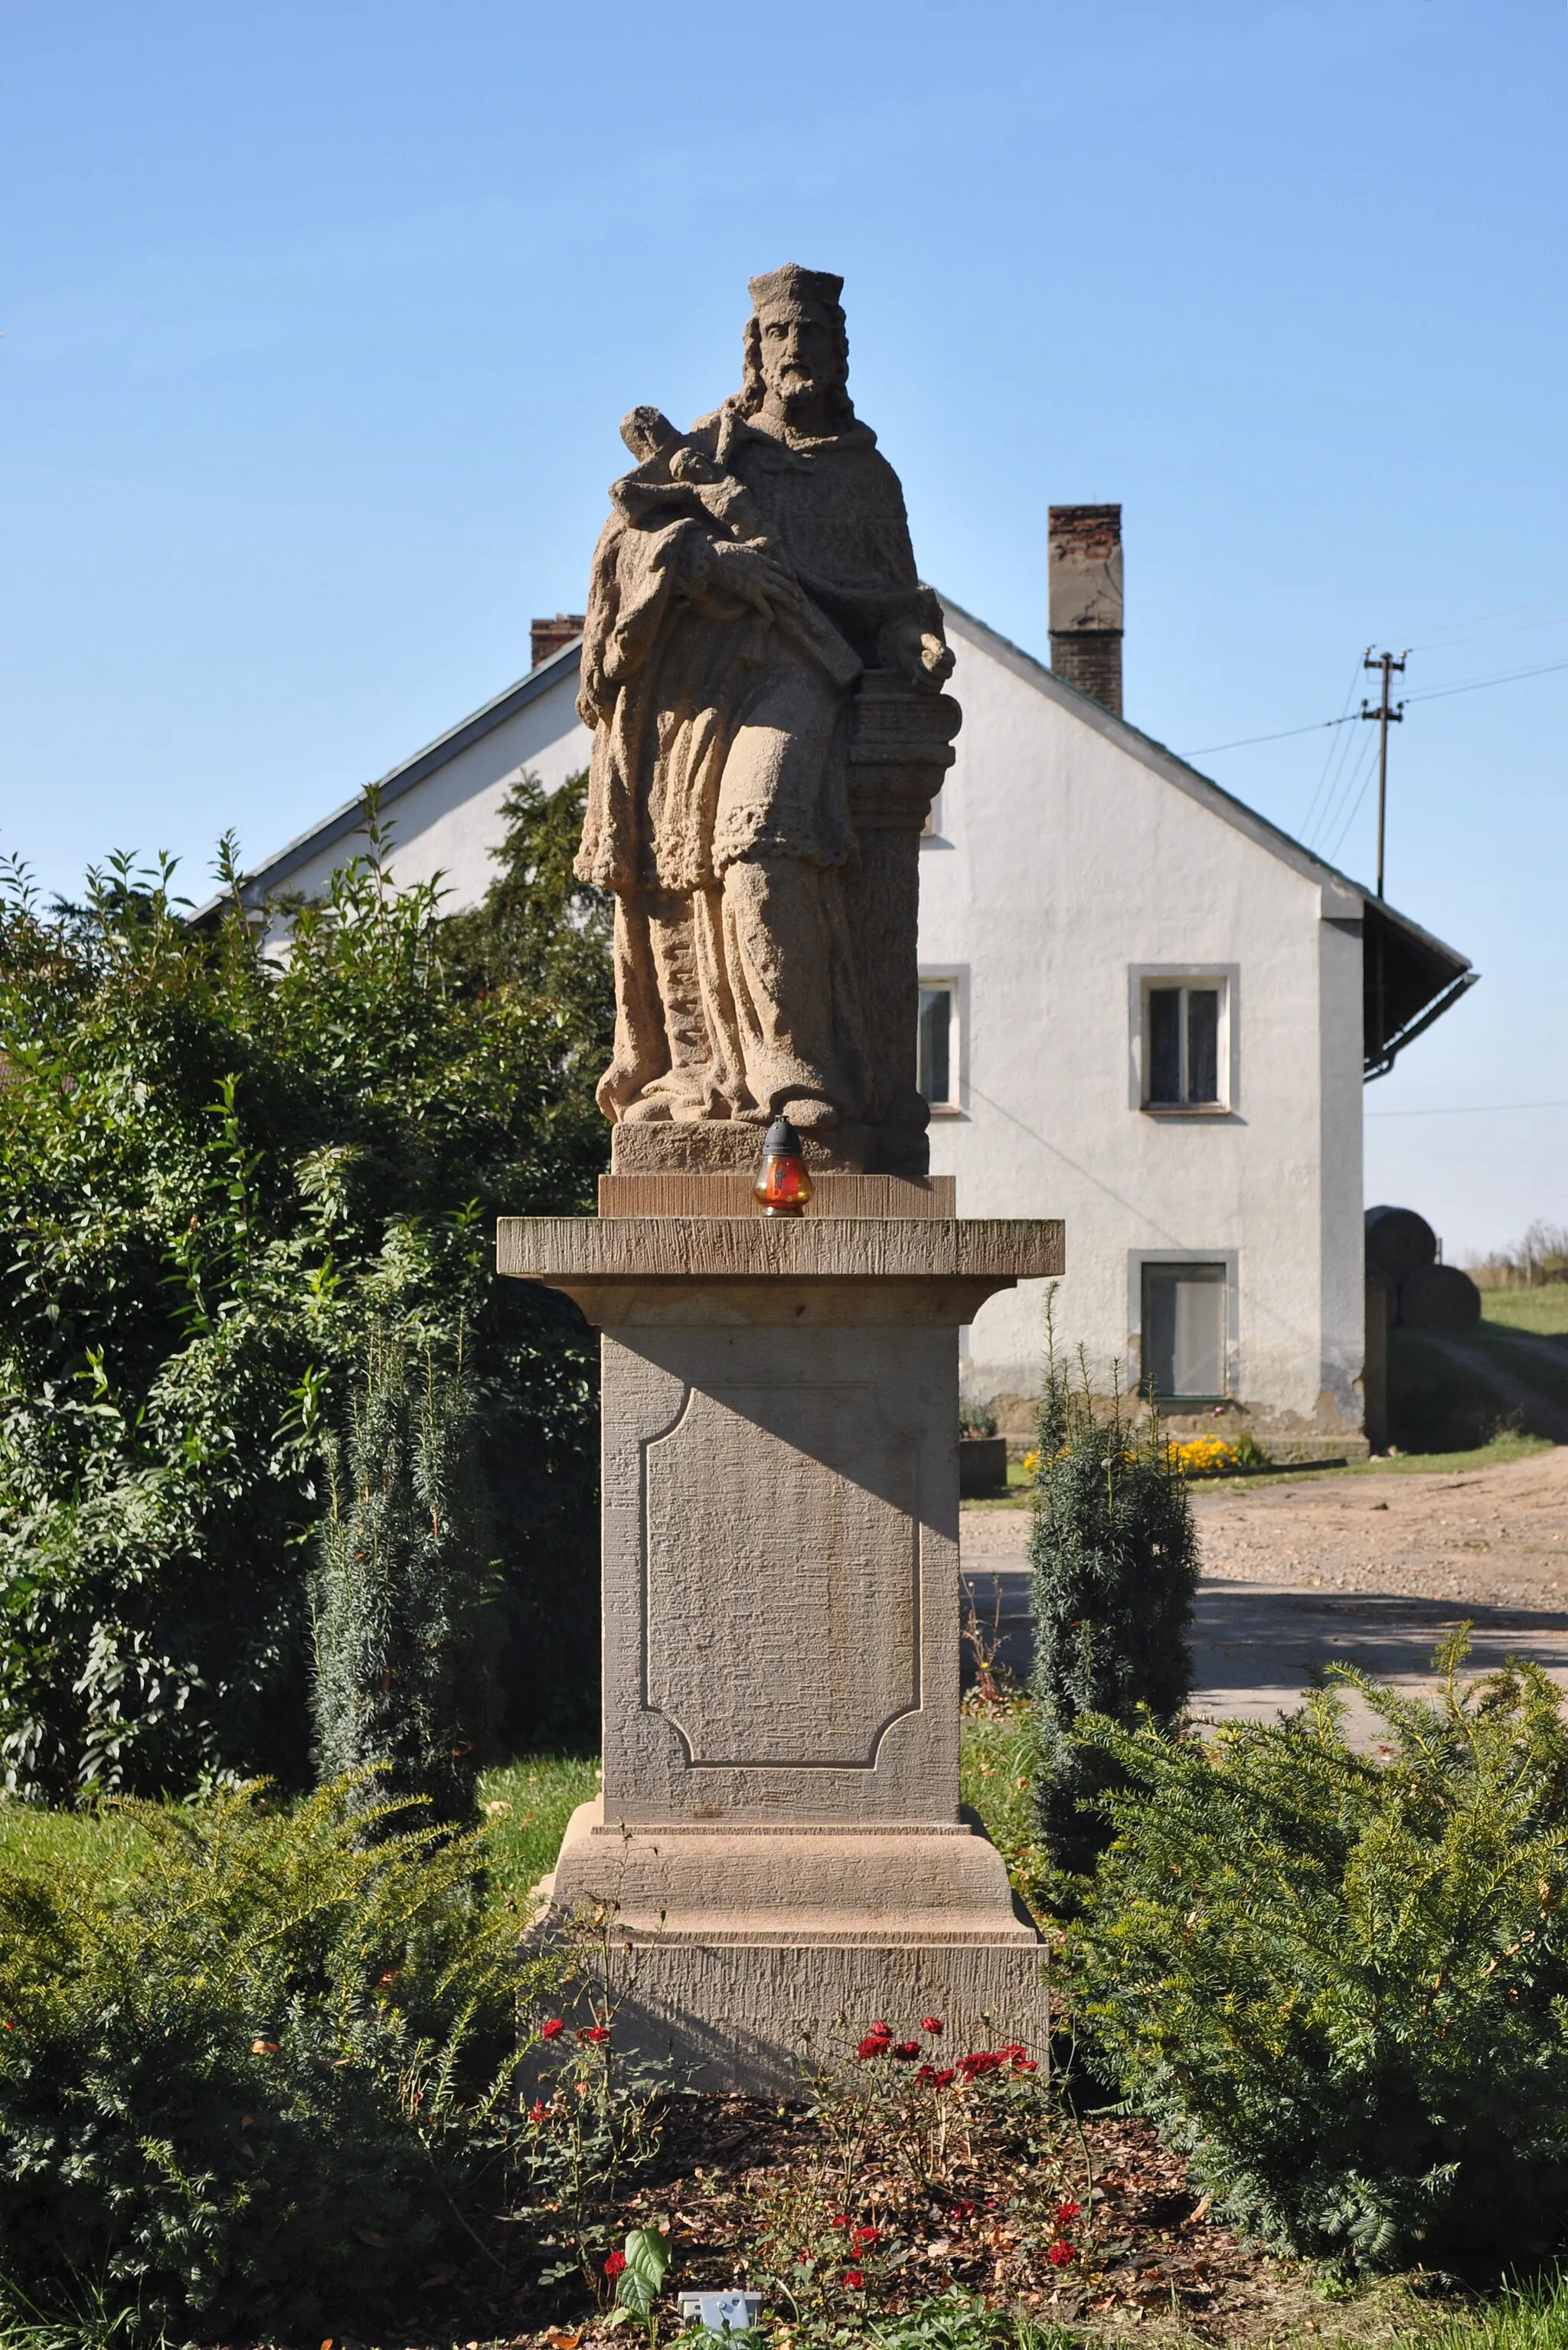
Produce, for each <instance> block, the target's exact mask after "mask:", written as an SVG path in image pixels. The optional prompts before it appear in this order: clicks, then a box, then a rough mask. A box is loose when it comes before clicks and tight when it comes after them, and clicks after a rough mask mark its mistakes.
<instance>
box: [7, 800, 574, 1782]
mask: <svg viewBox="0 0 1568 2350" xmlns="http://www.w3.org/2000/svg"><path fill="white" fill-rule="evenodd" d="M580 806H581V799H580V790H579V788H578V787H577V786H576V785H564V786H563V787H562V791H561V792H560V793H559V794H557V795H556V796H555V799H554V800H552V801H549V802H545V800H544V798H543V795H540V794H539V793H538V792H537V790H536V789H535V790H533V792H532V795H530V792H529V790H527V789H524V790H523V791H521V792H520V793H519V795H517V797H516V800H515V802H514V806H513V809H512V828H511V832H510V835H509V838H508V841H507V844H506V848H505V853H504V859H503V868H502V871H501V875H500V878H499V879H498V882H497V890H498V891H499V892H500V893H501V899H504V903H502V902H501V899H498V900H497V903H496V905H494V906H491V907H487V909H482V910H480V912H479V913H478V914H477V915H474V916H472V917H464V918H462V921H461V923H455V924H454V923H448V922H446V921H443V920H441V911H440V900H441V891H440V889H439V886H438V885H437V884H436V883H433V882H432V883H430V884H421V885H420V886H418V887H415V888H411V889H399V888H398V887H396V885H395V883H394V881H393V879H392V876H391V873H390V870H389V856H390V846H389V840H388V837H387V835H386V833H385V831H384V829H383V828H382V827H380V824H379V818H378V817H377V816H376V814H375V810H374V806H373V805H372V806H371V807H370V808H369V826H370V833H371V847H370V851H369V854H368V855H367V856H365V857H363V858H358V859H356V860H355V861H354V862H352V863H351V864H350V865H348V867H346V868H344V869H343V870H342V871H341V872H340V873H338V874H337V876H335V877H334V880H333V884H332V889H331V894H330V897H329V899H327V901H326V902H325V903H323V904H321V905H318V906H311V907H306V908H302V909H297V910H296V913H295V917H294V920H293V928H292V934H291V940H290V947H289V952H288V955H287V958H286V960H278V959H275V958H273V957H271V956H269V954H268V952H267V951H266V946H265V936H264V931H263V925H262V924H261V922H260V921H259V920H258V919H257V918H256V917H255V916H254V914H252V913H250V912H249V911H247V910H246V909H245V907H244V904H243V901H242V898H241V893H240V890H239V885H238V875H237V873H236V872H235V869H234V855H233V850H232V847H229V846H228V845H225V850H224V856H223V872H224V878H225V881H226V884H227V894H226V897H225V899H224V900H223V905H222V906H221V907H220V909H219V910H218V912H217V914H216V915H215V916H214V917H213V919H212V920H210V921H208V922H206V923H205V924H204V925H202V927H195V926H193V925H192V924H191V923H190V922H188V921H187V920H185V919H184V913H183V910H182V900H180V899H177V898H176V896H175V895H174V885H173V879H172V868H171V865H170V864H169V863H168V862H167V861H166V860H165V861H164V862H163V863H161V865H160V867H159V868H158V869H157V870H155V871H153V872H151V873H149V872H142V871H140V870H138V869H137V868H135V866H134V865H133V863H132V862H131V861H130V859H127V858H117V859H114V860H112V861H111V863H110V865H109V868H108V869H107V871H105V872H103V873H99V874H97V875H94V876H92V877H91V878H90V880H89V887H88V896H87V900H86V903H85V904H84V905H82V906H81V907H78V908H74V909H73V908H64V909H57V910H54V911H47V910H44V909H43V908H42V907H41V906H40V904H39V902H38V900H37V899H36V895H35V894H34V893H33V892H32V891H31V889H30V888H29V886H28V884H27V881H26V875H25V874H23V873H21V872H20V871H18V870H16V868H11V869H10V871H9V875H8V879H7V877H6V876H5V875H0V1053H3V1055H4V1056H5V1084H4V1085H3V1086H0V1767H3V1768H4V1772H5V1784H6V1785H7V1786H8V1787H10V1788H11V1789H12V1790H13V1791H15V1792H18V1793H21V1794H26V1795H27V1796H29V1797H30V1798H33V1799H35V1800H42V1801H58V1800H60V1799H63V1798H68V1797H70V1796H71V1795H73V1794H76V1793H77V1792H78V1790H80V1789H82V1788H87V1789H89V1790H93V1791H103V1790H118V1791H122V1792H135V1793H142V1794H159V1793H162V1792H165V1791H189V1790H191V1789H192V1788H196V1787H199V1786H201V1785H202V1784H211V1783H214V1782H215V1781H216V1780H218V1779H220V1778H222V1777H223V1775H224V1774H237V1775H240V1776H248V1775H250V1774H251V1773H256V1772H265V1773H270V1774H272V1775H274V1776H276V1777H278V1778H280V1779H282V1780H283V1781H285V1782H286V1783H296V1784H299V1783H304V1782H305V1780H306V1777H307V1775H308V1751H309V1735H308V1721H307V1687H308V1671H307V1668H308V1650H309V1626H308V1615H307V1609H306V1575H307V1569H308V1563H309V1555H310V1546H311V1537H312V1533H313V1530H314V1528H315V1526H316V1524H317V1521H318V1520H319V1518H320V1516H321V1513H322V1510H323V1506H324V1492H325V1489H324V1480H323V1476H322V1461H321V1452H320V1443H319V1438H320V1431H321V1430H322V1428H323V1427H324V1426H325V1425H327V1424H329V1423H330V1422H331V1421H332V1420H333V1419H334V1418H335V1417H336V1416H337V1414H338V1413H339V1412H340V1411H341V1410H342V1409H343V1408H344V1404H345V1400H346V1393H347V1386H348V1380H349V1378H350V1377H351V1374H352V1371H353V1367H354V1365H355V1363H356V1362H357V1360H358V1356H359V1352H360V1350H361V1348H362V1346H363V1343H364V1340H365V1336H366V1334H367V1332H368V1331H369V1330H370V1329H371V1328H373V1327H375V1326H378V1325H379V1324H382V1323H385V1322H389V1321H391V1322H395V1323H397V1324H398V1325H400V1326H401V1327H402V1328H404V1330H405V1331H406V1332H407V1334H408V1335H409V1336H410V1339H411V1340H412V1341H413V1342H415V1343H421V1342H423V1341H425V1340H429V1341H430V1342H431V1343H432V1344H434V1345H435V1346H436V1347H437V1348H438V1351H439V1350H441V1349H444V1350H445V1357H446V1358H448V1359H450V1356H451V1353H452V1350H453V1348H454V1347H455V1343H456V1333H457V1330H458V1328H459V1326H460V1325H461V1326H464V1327H465V1328H466V1331H467V1334H468V1340H467V1347H468V1358H469V1364H470V1369H471V1373H472V1393H473V1400H474V1406H475V1413H476V1421H477V1435H478V1444H479V1451H480V1457H481V1461H482V1464H483V1470H484V1473H485V1476H486V1478H487V1480H488V1482H489V1483H490V1486H491V1488H492V1491H493V1497H494V1502H495V1521H496V1524H497V1526H498V1529H499V1530H500V1531H499V1534H498V1547H499V1549H500V1551H501V1554H502V1560H503V1566H504V1588H505V1603H504V1609H503V1611H502V1618H503V1623H504V1626H506V1627H509V1629H510V1635H511V1638H510V1656H509V1659H508V1666H507V1670H506V1673H505V1676H504V1679H505V1683H506V1686H507V1688H508V1690H509V1691H510V1692H511V1693H512V1705H513V1711H512V1714H511V1718H510V1719H509V1721H508V1722H507V1725H506V1730H507V1734H508V1737H509V1739H510V1740H511V1742H513V1743H514V1744H515V1745H516V1746H518V1747H524V1746H536V1745H540V1744H544V1743H547V1742H549V1741H550V1740H551V1739H552V1738H553V1737H559V1736H561V1735H562V1734H564V1733H565V1734H570V1733H572V1732H574V1731H576V1729H577V1728H578V1727H579V1726H581V1725H582V1724H584V1723H586V1722H587V1721H590V1720H591V1719H592V1715H593V1710H594V1702H595V1698H596V1694H597V1573H596V1566H595V1562H596V1558H597V1537H596V1529H595V1515H594V1501H595V1488H596V1480H597V1461H596V1411H597V1402H596V1363H597V1356H596V1352H595V1349H594V1347H593V1345H592V1341H591V1338H590V1336H589V1335H588V1333H587V1330H586V1328H585V1327H584V1325H583V1323H582V1318H581V1316H580V1315H579V1314H578V1313H577V1311H576V1307H575V1306H573V1305H570V1304H569V1302H568V1301H567V1300H566V1299H565V1298H562V1297H559V1296H557V1295H556V1294H555V1293H553V1292H550V1291H547V1290H545V1289H542V1288H540V1287H538V1286H536V1285H535V1284H527V1283H523V1282H516V1281H497V1280H496V1279H495V1277H494V1274H493V1250H492V1241H493V1222H494V1219H495V1217H496V1216H497V1215H498V1214H533V1213H570V1212H573V1211H581V1210H584V1209H587V1208H591V1206H592V1203H593V1185H594V1180H595V1177H596V1175H597V1170H598V1169H599V1168H600V1167H601V1166H602V1165H603V1164H604V1161H605V1158H606V1149H607V1142H606V1138H607V1132H608V1129H607V1127H606V1126H605V1123H604V1120H603V1118H601V1117H600V1115H599V1113H598V1111H597V1108H596V1107H595V1105H594V1100H593V1087H594V1083H595V1080H596V1079H597V1076H598V1073H599V1071H600V1069H601V1068H602V1067H603V1066H604V1062H605V1060H606V1058H607V1052H608V1034H609V1032H608V1026H607V1014H606V1011H605V1006H604V1001H603V999H604V997H605V996H606V993H607V988H608V978H607V963H606V957H605V949H604V943H603V931H604V917H603V912H602V909H599V910H597V911H596V910H595V909H594V908H593V907H592V906H588V905H586V904H585V902H584V900H585V893H584V892H583V891H582V889H581V888H580V886H579V885H577V884H576V883H575V882H573V881H571V879H570V877H569V875H566V876H563V875H562V873H561V872H560V871H559V870H558V868H559V862H560V860H559V858H558V856H556V853H555V852H556V845H557V837H558V836H559V835H560V834H561V832H562V830H563V828H564V827H565V828H566V829H569V828H570V827H571V824H572V823H573V821H574V820H575V819H574V814H573V811H574V808H575V809H576V816H577V817H578V818H580ZM541 843H543V848H541V847H540V844H541ZM546 850H547V851H548V852H549V853H548V854H545V851H546ZM520 892H521V896H520V894H519V893H520ZM520 908H521V910H519V909H520ZM487 923H488V925H489V927H488V929H487V928H486V924H487ZM482 947H483V952H482V951H481V948H482ZM509 954H510V955H512V956H513V962H508V955H509ZM596 958H597V965H598V966H604V969H603V970H602V972H601V975H600V980H599V983H598V986H597V993H596V990H595V988H594V986H593V985H591V984H589V980H590V979H591V974H592V972H593V971H594V970H595V968H596V967H597V966H596V962H595V959H596ZM568 987H569V988H571V989H578V990H579V992H580V994H581V998H582V1000H579V996H578V994H573V993H560V992H553V991H558V990H563V989H567V988H568ZM498 1628H499V1627H498Z"/></svg>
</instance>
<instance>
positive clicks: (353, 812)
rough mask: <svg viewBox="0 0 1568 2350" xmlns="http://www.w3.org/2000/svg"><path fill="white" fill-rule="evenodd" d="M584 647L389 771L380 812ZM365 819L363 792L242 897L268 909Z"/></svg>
mask: <svg viewBox="0 0 1568 2350" xmlns="http://www.w3.org/2000/svg"><path fill="white" fill-rule="evenodd" d="M581 642H582V639H581V638H580V637H574V638H573V639H572V641H571V643H570V644H569V645H563V646H562V647H561V650H559V652H556V653H552V654H551V656H550V658H549V660H545V661H541V662H540V663H539V666H538V668H537V669H532V670H530V671H529V672H528V674H527V676H526V677H520V678H519V679H518V680H517V681H516V683H515V684H514V685H509V686H508V687H507V688H506V690H505V691H504V693H498V694H497V695H496V697H495V699H494V701H493V702H485V704H484V705H483V708H482V709H479V710H476V711H474V712H472V715H471V716H469V717H467V718H464V719H462V721H461V722H460V723H459V724H457V725H456V726H452V727H450V728H449V729H448V731H447V732H446V733H444V734H438V735H437V736H436V739H435V741H434V742H433V743H426V745H425V747H424V749H423V750H422V751H416V752H415V754H414V755H413V757H412V758H411V759H404V760H402V761H401V762H400V764H398V765H397V766H395V767H389V769H388V770H387V773H386V774H385V775H382V776H381V777H380V778H379V781H378V782H377V783H375V784H373V785H371V786H370V788H371V789H372V790H373V791H375V792H376V793H378V794H379V798H380V803H381V806H382V807H383V808H388V807H391V806H393V805H394V804H395V803H396V802H397V801H398V800H400V799H401V797H402V796H403V794H404V793H405V792H411V791H412V790H413V788H414V786H415V785H416V784H422V783H423V782H424V780H425V777H426V776H427V775H434V774H435V773H436V771H437V770H438V769H439V768H441V767H444V766H445V765H446V764H447V762H448V761H449V760H450V759H455V758H456V757H457V755H458V754H459V753H460V752H462V751H466V750H468V749H469V747H470V746H471V745H472V743H482V742H483V740H484V737H485V736H486V735H487V734H493V733H494V731H495V729H496V728H497V727H498V726H504V724H505V723H506V722H507V720H508V719H509V718H514V717H515V716H516V715H517V712H519V711H520V710H526V708H527V707H528V704H529V703H530V702H536V701H537V700H538V699H539V697H540V695H541V694H543V693H548V691H550V688H551V687H552V686H553V685H558V684H560V683H562V682H563V681H564V680H566V678H568V677H571V676H575V675H576V667H577V648H578V646H579V645H580V644H581ZM364 816H365V795H364V792H363V791H359V792H356V794H355V795H354V797H353V798H352V799H351V800H345V801H344V802H343V804H342V806H340V807H336V808H334V809H333V811H332V813H331V815H330V816H324V817H323V818H322V820H321V822H320V823H319V824H315V825H312V826H311V827H310V830H309V831H308V832H302V833H299V834H297V835H296V837H295V838H294V839H293V840H291V841H290V842H289V843H288V845H287V847H285V848H280V849H279V850H278V852H277V855H276V856H275V857H270V858H268V859H267V861H266V863H265V865H257V866H253V868H251V870H250V871H249V872H248V873H247V874H246V875H245V877H244V880H243V882H242V883H241V895H242V896H243V898H244V902H245V904H246V905H247V906H261V905H265V902H266V900H267V899H269V898H272V897H275V896H276V894H277V892H278V891H279V890H280V889H284V888H286V886H287V884H288V881H289V880H290V879H291V877H292V876H293V875H294V874H296V873H297V872H298V871H299V870H300V868H301V867H302V866H305V865H308V864H309V863H310V862H311V860H312V858H316V857H318V856H319V855H320V853H321V851H322V850H323V849H324V848H332V847H336V845H337V842H338V841H340V840H345V839H347V838H348V835H349V834H350V833H351V832H354V831H357V830H358V827H359V826H360V825H361V824H362V823H363V821H364ZM222 903H223V899H221V898H213V899H209V900H208V901H207V903H206V904H205V905H204V906H201V907H198V909H197V910H196V912H195V913H194V914H193V915H192V918H191V919H192V921H197V922H199V921H201V920H202V919H203V918H204V917H206V916H209V915H211V914H213V912H215V911H216V910H217V908H218V907H219V906H220V905H221V904H222Z"/></svg>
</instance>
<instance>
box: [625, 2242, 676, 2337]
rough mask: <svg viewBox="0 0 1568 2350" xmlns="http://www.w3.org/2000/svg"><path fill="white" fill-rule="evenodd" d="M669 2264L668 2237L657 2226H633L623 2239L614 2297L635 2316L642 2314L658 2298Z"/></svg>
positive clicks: (649, 2308)
mask: <svg viewBox="0 0 1568 2350" xmlns="http://www.w3.org/2000/svg"><path fill="white" fill-rule="evenodd" d="M669 2266H670V2239H669V2237H668V2236H667V2235H666V2234H665V2233H664V2230H662V2229H661V2228H634V2229H633V2230H632V2231H631V2233H630V2235H628V2238H627V2240H626V2266H625V2268H624V2269H622V2271H621V2272H620V2278H619V2282H618V2283H617V2286H616V2289H615V2297H616V2299H617V2301H618V2302H619V2303H620V2304H621V2306H622V2308H624V2309H629V2310H630V2311H631V2313H632V2314H633V2315H634V2316H636V2317H646V2316H647V2315H648V2314H649V2311H650V2310H651V2309H652V2307H653V2304H654V2303H655V2302H656V2301H657V2300H658V2298H659V2287H660V2286H661V2285H662V2284H663V2282H664V2272H665V2271H666V2270H667V2269H668V2268H669Z"/></svg>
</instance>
